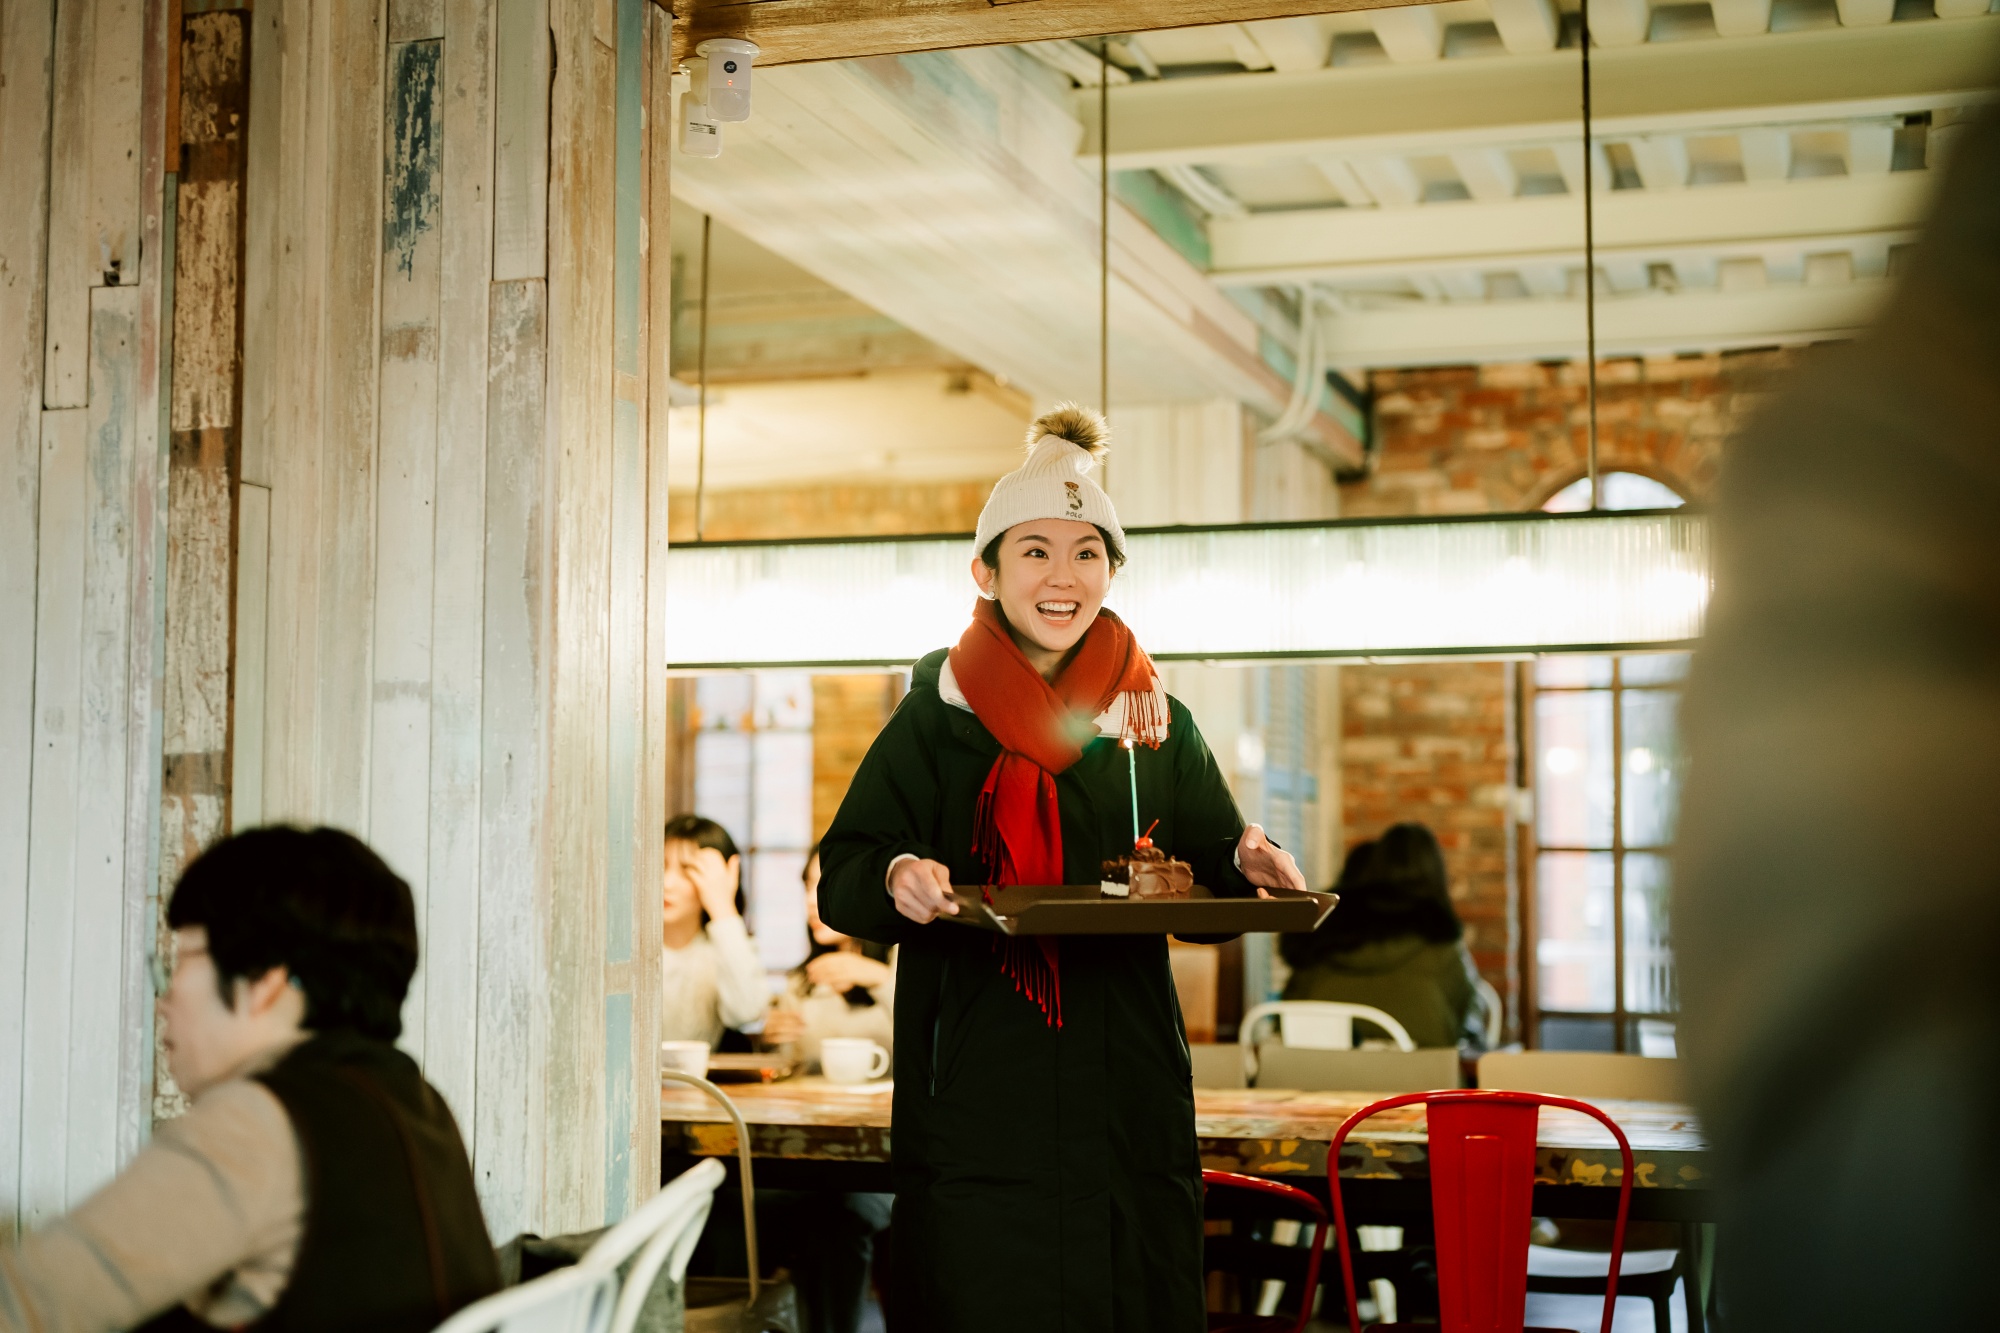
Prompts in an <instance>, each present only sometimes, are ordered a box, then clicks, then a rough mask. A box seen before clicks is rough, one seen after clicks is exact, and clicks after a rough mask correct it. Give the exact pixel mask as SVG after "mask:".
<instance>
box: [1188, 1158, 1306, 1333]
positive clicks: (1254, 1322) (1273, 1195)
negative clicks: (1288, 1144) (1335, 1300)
mask: <svg viewBox="0 0 2000 1333" xmlns="http://www.w3.org/2000/svg"><path fill="white" fill-rule="evenodd" d="M1201 1183H1202V1188H1203V1190H1204V1192H1206V1191H1207V1190H1211V1189H1216V1188H1222V1189H1232V1190H1244V1191H1246V1192H1249V1193H1252V1194H1256V1195H1260V1196H1262V1197H1263V1198H1265V1199H1268V1200H1273V1201H1282V1203H1283V1205H1284V1206H1286V1207H1287V1208H1289V1209H1291V1210H1294V1211H1297V1212H1301V1213H1304V1214H1305V1215H1306V1217H1308V1218H1310V1219H1311V1220H1312V1224H1313V1243H1312V1253H1311V1255H1310V1256H1309V1257H1308V1258H1307V1259H1306V1274H1305V1281H1304V1282H1303V1283H1302V1284H1300V1287H1299V1292H1300V1296H1299V1314H1298V1318H1296V1319H1293V1318H1291V1317H1289V1316H1286V1315H1257V1314H1214V1313H1211V1314H1210V1315H1209V1316H1208V1327H1209V1329H1210V1330H1211V1333H1305V1327H1306V1325H1307V1323H1309V1322H1310V1321H1311V1320H1312V1308H1313V1294H1314V1293H1315V1292H1317V1291H1318V1290H1319V1265H1320V1259H1321V1257H1322V1256H1323V1255H1324V1254H1325V1253H1326V1231H1327V1223H1326V1206H1325V1205H1324V1204H1322V1203H1321V1202H1320V1201H1319V1199H1318V1198H1316V1197H1315V1196H1313V1195H1311V1194H1309V1193H1307V1192H1306V1191H1305V1190H1302V1189H1300V1188H1298V1187H1297V1186H1296V1185H1287V1184H1284V1183H1282V1182H1280V1181H1276V1180H1265V1179H1264V1178H1263V1177H1261V1176H1245V1175H1238V1174H1237V1173H1236V1172H1234V1171H1206V1170H1205V1171H1203V1172H1202V1173H1201ZM1273 1248H1275V1247H1273ZM1248 1294H1250V1293H1246V1295H1248Z"/></svg>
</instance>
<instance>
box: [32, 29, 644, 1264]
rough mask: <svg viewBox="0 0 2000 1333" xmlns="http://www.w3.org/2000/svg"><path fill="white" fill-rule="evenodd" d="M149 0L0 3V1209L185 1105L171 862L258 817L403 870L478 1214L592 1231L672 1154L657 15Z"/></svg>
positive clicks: (421, 1050)
mask: <svg viewBox="0 0 2000 1333" xmlns="http://www.w3.org/2000/svg"><path fill="white" fill-rule="evenodd" d="M182 8H183V7H182V6H177V5H171V4H168V3H166V2H165V0H81V2H80V3H78V4H75V5H64V6H61V7H60V8H58V6H56V5H55V4H54V3H53V0H24V2H23V3H21V4H11V3H10V4H9V5H8V6H6V8H5V11H4V14H5V19H4V22H5V28H4V31H3V32H0V66H4V67H3V68H0V135H4V137H5V140H6V142H7V143H8V144H9V146H10V147H9V151H8V153H7V154H6V156H5V159H4V161H0V195H4V197H5V198H7V199H8V201H9V205H10V206H9V207H8V209H6V210H5V216H4V218H0V253H5V254H6V255H7V257H8V265H7V271H6V274H5V279H4V281H0V477H4V482H0V615H4V616H5V617H6V620H7V622H8V623H9V624H11V625H14V626H16V627H17V630H16V632H15V633H12V634H10V635H8V636H6V639H5V645H4V647H0V751H4V753H6V754H9V755H15V756H29V755H32V756H33V758H32V761H30V762H23V763H18V764H15V763H10V764H8V765H5V766H0V767H4V775H0V975H8V976H14V977H20V978H23V984H21V985H18V986H14V987H10V988H8V990H7V992H6V994H5V996H4V997H0V1106H5V1107H6V1108H7V1110H6V1112H5V1113H4V1114H0V1229H7V1228H11V1227H12V1226H13V1225H15V1224H16V1223H17V1222H18V1223H21V1224H25V1225H30V1226H32V1225H35V1224H38V1223H40V1222H45V1221H47V1220H48V1219H49V1218H51V1217H53V1216H54V1215H56V1214H58V1213H60V1212H61V1211H63V1210H64V1209H66V1208H67V1207H69V1206H72V1205H73V1204H74V1203H76V1202H77V1201H78V1200H80V1199H81V1198H82V1197H83V1196H84V1195H85V1194H87V1193H88V1192H89V1191H90V1190H91V1189H92V1188H94V1187H95V1186H96V1185H97V1184H99V1183H101V1182H102V1181H103V1179H105V1178H106V1177H107V1176H108V1175H110V1174H111V1172H113V1171H114V1170H116V1168H117V1166H118V1165H119V1164H120V1163H121V1162H123V1161H125V1160H127V1159H128V1158H129V1157H130V1156H131V1154H132V1153H133V1152H134V1151H136V1149H137V1148H138V1147H139V1145H140V1144H141V1143H142V1142H143V1141H144V1138H145V1135H146V1133H147V1132H148V1129H149V1125H150V1121H151V1120H152V1118H153V1115H154V1113H156V1112H159V1113H171V1112H172V1110H173V1109H174V1104H175V1099H174V1097H173V1095H172V1092H173V1090H172V1089H171V1086H170V1083H168V1082H167V1081H166V1080H165V1079H164V1075H163V1073H162V1074H161V1077H160V1079H159V1080H158V1086H157V1087H156V1086H155V1074H156V1072H158V1071H156V1069H155V1061H154V1059H153V1051H152V1046H153V1033H152V1031H151V1024H150V1015H151V1003H150V996H149V995H148V993H147V990H146V984H145V981H144V976H145V966H144V961H145V955H146V952H147V950H148V949H149V948H151V947H153V944H154V939H155V933H156V932H155V927H156V919H157V914H158V912H159V910H160V900H161V897H162V895H163V894H164V893H165V892H167V891H169V890H170V888H171V882H172V879H173V876H174V874H175V873H177V871H178V869H179V868H180V866H181V865H182V864H184V863H185V861H186V859H187V858H188V856H189V855H190V854H191V853H192V851H194V850H195V849H197V848H198V847H199V846H200V845H201V844H202V842H203V841H205V840H206V838H207V837H209V836H211V835H212V833H213V832H215V831H219V830H220V829H221V828H223V827H228V826H234V827H243V826H245V825H247V824H251V823H255V822H258V821H261V820H292V821H300V822H314V823H329V824H334V825H337V826H340V827H344V828H348V829H350V830H352V831H354V832H356V833H358V834H360V835H361V836H363V837H365V838H367V839H368V840H369V841H370V842H371V843H372V844H374V845H375V846H376V847H377V848H378V849H380V850H381V851H382V853H383V854H384V856H385V857H386V858H387V859H388V860H389V862H390V863H391V864H392V865H393V866H394V867H395V868H396V869H397V870H398V872H399V873H401V874H402V875H403V876H404V877H405V878H406V879H408V880H409V881H410V882H411V885H412V888H413V890H414V892H415V895H416V898H417V904H418V913H419V929H420V933H421V936H422V942H423V949H424V958H423V965H422V968H421V970H420V972H419V974H418V977H417V979H416V981H415V983H414V985H413V988H412V994H411V998H410V1001H409V1004H408V1006H407V1007H406V1011H405V1035H404V1040H403V1044H404V1046H405V1047H406V1048H407V1049H409V1050H410V1051H411V1053H412V1054H414V1055H416V1056H417V1057H418V1058H419V1059H420V1060H421V1061H422V1062H423V1064H424V1067H425V1071H426V1074H427V1076H428V1077H429V1078H430V1079H431V1080H432V1081H433V1082H434V1083H436V1084H437V1085H438V1087H439V1088H440V1089H441V1090H442V1091H443V1092H444V1094H445V1096H446V1098H447V1100H448V1102H449V1103H450V1104H451V1106H452V1107H453V1110H454V1112H455V1114H456V1115H457V1117H458V1119H459V1122H460V1126H461V1129H462V1131H463V1132H464V1134H465V1137H466V1140H467V1144H468V1147H469V1148H470V1150H471V1153H472V1157H473V1161H474V1168H475V1173H476V1175H477V1177H478V1180H479V1185H480V1190H481V1196H482V1200H483V1202H484V1204H485V1207H486V1211H487V1217H488V1221H489V1224H490V1226H491V1228H492V1229H493V1231H494V1232H495V1234H496V1235H497V1236H501V1237H505V1236H507V1235H511V1234H513V1233H514V1232H517V1231H520V1230H524V1229H531V1230H536V1231H541V1232H544V1233H546V1232H550V1231H561V1230H569V1229H577V1228H581V1227H586V1226H594V1225H601V1224H602V1223H603V1222H604V1221H605V1220H606V1219H607V1218H612V1217H616V1216H619V1215H621V1214H622V1213H623V1212H624V1211H625V1210H626V1209H627V1208H629V1207H630V1206H631V1205H632V1204H633V1203H634V1202H636V1201H637V1200H638V1199H641V1198H643V1197H645V1195H646V1194H647V1193H649V1192H650V1191H651V1189H652V1188H653V1187H654V1185H655V1182H656V1180H657V1172H658V1143H659V1139H658V1128H657V1118H656V1112H655V1102H654V1099H655V1097H656V1095H657V1084H656V1067H655V1063H654V1062H655V1058H656V1054H655V1049H654V1047H655V1043H654V1042H653V1040H652V1032H653V1030H654V1027H655V1023H656V1018H655V1013H656V1006H657V996H658V981H657V975H658V974H657V969H658V954H657V951H655V950H653V949H650V948H647V947H645V942H646V941H648V940H650V939H652V938H654V937H656V935H657V931H658V911H659V903H658V898H657V894H655V893H654V892H652V891H650V885H651V883H652V879H653V876H652V874H651V873H649V869H648V868H649V867H653V866H656V865H657V864H658V859H659V845H658V844H659V829H660V825H661V823H662V820H663V817H664V810H665V794H664V790H663V781H662V778H663V774H664V771H665V765H664V753H665V751H664V735H665V721H664V712H665V689H664V671H663V670H662V668H663V666H664V662H665V657H666V652H665V646H666V640H665V634H666V629H665V625H664V619H663V615H662V611H663V597H662V594H663V587H664V584H663V580H662V578H661V577H660V571H661V568H662V563H663V560H664V552H665V541H666V513H665V469H664V466H659V467H654V466H651V465H650V463H651V460H654V459H658V460H661V462H662V463H663V461H664V459H665V456H666V448H665V445H666V441H665V430H666V424H665V423H666V411H665V406H666V404H665V394H664V392H661V393H659V394H658V395H657V402H656V401H655V395H654V393H653V392H652V389H653V387H654V386H659V387H660V388H661V389H664V386H665V384H666V382H667V373H668V366H667V355H668V353H667V339H666V338H665V337H664V336H663V337H660V338H658V339H654V338H652V337H650V336H649V335H650V330H651V329H652V328H653V327H655V326H657V327H659V328H661V329H663V330H664V329H665V328H666V326H667V323H668V319H669V309H670V307H669V304H668V292H667V286H668V281H667V265H666V264H664V263H661V264H658V265H653V264H650V263H649V255H648V253H647V248H646V245H647V243H646V237H647V235H648V234H649V233H650V234H656V235H660V236H664V235H665V234H666V232H667V227H666V218H667V208H668V190H667V185H668V182H667V170H668V156H667V150H668V135H666V134H664V133H660V134H648V133H647V130H648V129H649V128H650V127H666V126H669V125H671V123H672V118H671V115H670V103H669V95H668V88H669V81H668V77H667V60H668V52H669V37H670V33H669V31H668V29H669V23H670V20H669V19H668V18H667V16H666V15H665V14H664V13H663V12H661V11H659V10H658V9H657V7H655V6H652V5H650V4H647V3H645V0H615V3H612V4H607V5H594V4H582V3H575V2H574V0H546V3H544V2H542V0H525V2H524V3H519V4H515V3H507V4H502V5H500V6H489V5H486V4H484V3H478V2H477V0H444V3H441V4H418V3H402V2H400V0H397V2H392V3H390V4H389V5H388V6H387V8H386V10H384V9H382V8H381V7H378V6H377V5H375V4H373V3H369V4H362V3H359V2H358V0H333V2H332V3H319V4H311V3H307V0H276V2H275V3H272V4H269V5H259V6H258V7H257V8H256V9H255V11H254V13H252V12H249V11H246V10H243V9H240V8H238V7H237V6H232V5H230V4H228V3H226V0H225V3H222V4H205V5H203V6H200V7H199V9H196V7H194V6H186V7H185V8H187V9H189V10H192V11H194V12H191V13H188V14H186V15H181V13H180V11H181V9H182ZM225 15H226V16H227V17H221V16H225ZM177 19H178V22H179V28H178V30H176V27H175V25H176V20H177ZM232 24H235V25H244V26H245V27H246V28H247V30H245V31H242V33H241V39H240V40H238V41H237V43H236V46H235V47H234V48H233V53H231V52H225V53H224V54H225V55H226V56H227V60H233V61H235V62H236V64H235V66H234V69H235V76H236V77H239V78H240V77H244V76H246V75H247V87H245V88H243V89H241V90H240V93H241V96H242V97H243V98H245V99H246V100H245V101H244V102H243V103H242V104H241V105H238V106H234V107H232V108H230V109H231V110H232V112H233V114H234V116H235V118H236V125H235V131H236V132H235V135H234V137H233V138H232V137H231V136H230V135H228V134H224V135H220V136H217V135H214V134H212V133H211V134H210V135H209V137H208V138H206V139H205V138H204V137H203V135H204V133H207V132H208V130H212V129H213V126H212V125H208V130H204V125H207V124H208V122H205V121H203V119H202V115H201V114H200V113H201V111H202V108H203V106H204V105H207V106H211V107H212V106H214V105H219V104H218V103H216V102H215V101H214V100H213V98H212V99H211V102H210V103H207V104H204V103H201V102H200V100H199V96H197V93H196V92H194V91H186V88H187V86H188V85H200V84H201V79H202V78H203V77H206V76H205V75H204V73H203V71H204V70H207V71H208V72H209V73H211V74H212V73H214V68H215V67H214V66H213V65H212V63H211V64H210V65H201V60H209V59H212V58H213V57H215V56H216V51H215V49H214V43H215V41H216V40H217V34H218V31H219V30H221V29H223V28H226V27H229V26H230V25H232ZM204 42H206V43H208V45H207V46H202V47H200V49H199V50H198V49H197V47H198V46H199V45H200V44H201V43H204ZM225 44H226V43H225ZM246 47H247V49H246ZM170 57H173V59H170ZM227 60H225V62H224V63H225V64H227ZM176 61H178V65H179V73H180V76H181V79H182V82H183V85H184V93H185V95H183V96H173V95H170V89H171V88H172V87H173V84H172V81H171V78H170V74H171V72H172V70H173V67H174V65H175V63H176ZM197 66H198V67H197ZM226 72H227V71H225V73H226ZM225 81H226V80H225ZM213 84H214V80H213V79H211V80H210V85H211V87H210V91H211V92H213V91H214V88H213V86H212V85H213ZM218 95H219V94H218ZM183 111H193V112H195V113H196V114H194V115H191V116H188V115H180V114H178V113H180V112H183ZM170 112H172V113H176V114H169V113H170ZM184 146H185V148H186V151H183V149H184ZM232 154H234V155H235V156H234V159H233V163H232V160H231V155H232ZM218 159H221V160H220V162H219V163H218ZM218 165H219V168H220V170H219V173H218V171H216V170H208V169H210V168H216V167H218ZM205 170H206V171H207V174H206V175H204V171H205ZM177 189H185V190H186V193H185V194H184V195H180V196H178V202H177V194H176V191H177ZM204 190H205V193H204ZM17 205H18V206H17ZM204 208H208V209H211V210H212V211H211V212H210V213H204V212H203V209H204ZM231 208H234V209H237V210H240V217H241V222H240V231H237V229H236V225H235V224H233V223H230V222H229V219H230V218H231V214H230V212H229V210H230V209H231ZM217 217H220V218H221V219H222V220H223V222H222V223H220V224H218V223H216V221H215V219H216V218H217ZM177 224H178V228H179V230H180V234H181V235H182V236H185V237H186V239H187V242H188V250H187V251H186V252H185V253H184V254H181V255H178V256H177V255H176V253H175V250H174V241H175V239H176V230H177ZM205 227H206V229H205V230H204V228H205ZM225 232H227V233H231V234H233V235H236V236H240V241H239V242H237V243H235V244H234V245H231V244H223V243H221V242H220V241H219V240H218V238H219V237H221V236H222V235H223V234H224V233H225ZM142 242H143V243H142ZM177 278H178V279H180V280H181V281H180V283H179V285H178V287H177V286H176V279H177ZM177 291H178V292H179V294H180V297H181V300H182V303H179V304H177V303H176V292H177ZM239 317H240V329H241V332H240V334H235V333H234V332H233V330H234V328H235V327H238V325H237V320H238V318H239ZM218 330H221V332H218ZM197 386H200V389H201V392H200V394H193V391H194V390H195V389H196V387H197ZM191 394H192V395H193V396H191ZM196 398H199V399H200V401H196ZM655 409H657V410H655ZM170 446H171V447H170ZM218 700H219V702H218ZM218 713H219V714H220V716H218ZM197 723H198V724H199V725H196V724H197ZM190 814H192V815H194V816H197V818H195V819H194V820H192V821H190V819H189V818H188V816H189V815H190ZM156 1092H157V1093H158V1094H160V1096H159V1099H158V1101H157V1102H156V1100H155V1094H156ZM17 1108H18V1114H17Z"/></svg>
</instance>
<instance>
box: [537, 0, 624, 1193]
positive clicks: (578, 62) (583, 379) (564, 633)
mask: <svg viewBox="0 0 2000 1333" xmlns="http://www.w3.org/2000/svg"><path fill="white" fill-rule="evenodd" d="M595 8H596V7H595V5H593V4H591V3H589V0H572V2H570V3H564V4H562V5H559V6H556V7H554V8H553V9H552V15H551V17H552V19H553V22H552V24H551V26H552V29H553V32H554V39H555V50H556V80H555V94H554V97H553V98H552V99H551V110H550V116H551V143H552V148H551V150H550V165H549V191H550V210H549V212H550V216H549V275H550V276H549V393H550V395H551V398H550V419H551V423H552V426H553V428H554V431H555V440H554V442H553V446H552V447H553V448H554V449H555V450H556V457H557V458H558V459H559V460H560V462H559V466H558V470H557V471H556V473H555V475H554V478H553V480H552V482H551V485H552V487H553V489H552V490H551V492H550V495H549V498H548V503H549V504H550V505H551V506H552V514H551V522H552V527H553V541H554V555H553V559H552V561H551V567H550V571H551V580H552V584H553V588H552V592H553V610H552V620H553V623H552V627H551V628H552V637H553V644H552V646H551V650H550V651H551V658H550V662H551V666H550V679H549V686H548V689H549V700H550V702H549V710H550V711H549V746H550V749H549V776H548V782H549V798H548V799H549V803H548V808H547V812H546V815H545V819H544V824H543V836H544V839H545V844H544V846H545V849H546V855H547V858H548V861H547V864H548V866H549V867H550V871H549V873H550V877H551V879H550V902H549V907H548V911H549V917H550V924H549V937H550V957H549V978H550V987H549V990H550V1003H549V1008H550V1034H549V1064H548V1092H547V1096H548V1098H549V1134H548V1146H547V1149H546V1151H545V1153H544V1156H543V1162H544V1167H543V1169H544V1172H545V1175H546V1177H547V1179H548V1180H549V1182H550V1191H551V1197H550V1199H549V1201H548V1204H547V1210H546V1211H547V1214H548V1218H549V1220H550V1222H551V1224H554V1225H560V1226H562V1227H564V1228H571V1227H578V1226H596V1225H600V1224H601V1222H602V1219H603V1217H604V1215H605V1205H606V1201H605V1198H604V1144H605V1131H604V1124H605V1122H604V1114H605V1101H604V1097H605V1086H604V1059H603V1051H604V1035H603V1024H604V1005H603V991H604V983H603V971H602V969H603V960H604V942H605V907H604V898H605V885H606V883H607V880H608V875H609V864H608V855H607V853H608V844H609V839H608V837H607V829H608V823H607V820H608V808H607V806H608V800H609V793H608V791H607V788H606V773H607V770H608V764H609V755H608V753H607V742H608V739H609V738H608V736H607V728H606V721H607V710H608V708H609V706H610V700H609V685H610V682H611V676H612V670H611V662H610V643H609V635H608V628H609V627H608V624H607V620H606V616H605V607H606V604H607V599H608V598H609V596H610V586H609V574H610V571H609V553H610V544H611V543H610V514H611V508H612V506H611V494H610V487H611V484H612V470H611V463H612V444H611V441H612V432H613V421H612V418H613V407H612V403H613V398H612V394H611V392H610V389H611V387H612V384H613V375H614V370H615V366H614V358H613V344H614V332H615V331H614V324H613V308H612V307H613V302H612V296H613V286H614V284H613V276H614V275H613V272H612V255H613V246H614V235H613V221H614V219H613V209H612V208H611V206H610V204H611V200H612V195H613V191H614V188H615V184H616V182H615V177H614V174H613V172H614V167H615V154H614V148H615V145H616V133H617V124H616V114H615V112H616V75H617V71H616V57H615V53H614V52H613V51H612V50H611V49H610V48H609V47H607V46H606V45H605V44H604V43H602V42H600V41H599V40H598V38H597V22H596V14H595V12H594V11H595Z"/></svg>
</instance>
